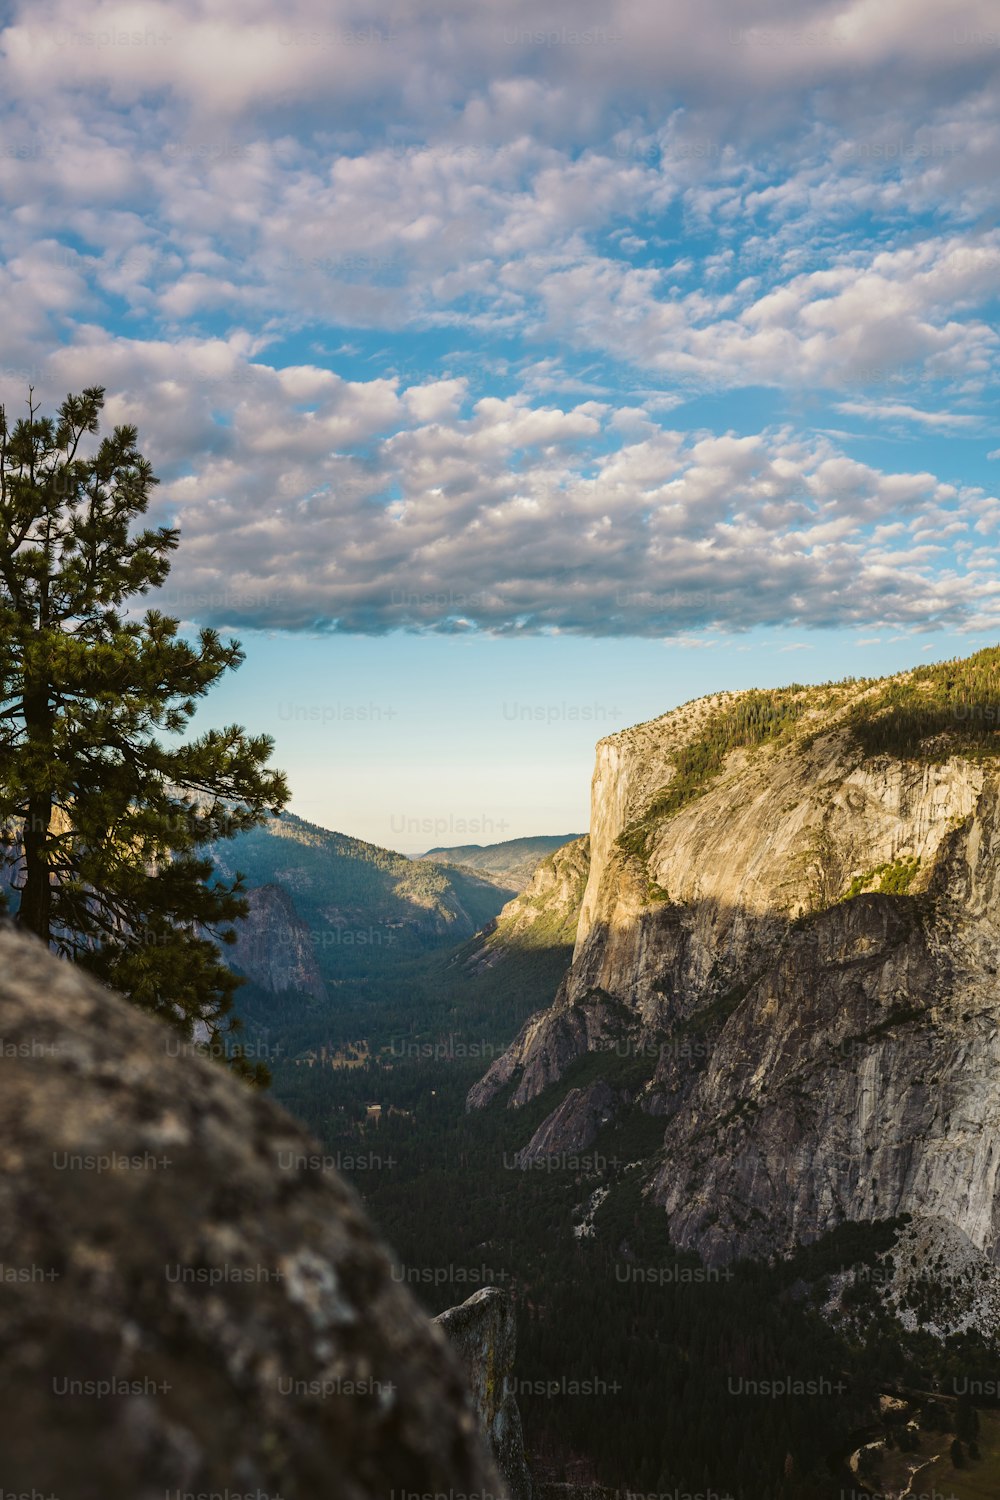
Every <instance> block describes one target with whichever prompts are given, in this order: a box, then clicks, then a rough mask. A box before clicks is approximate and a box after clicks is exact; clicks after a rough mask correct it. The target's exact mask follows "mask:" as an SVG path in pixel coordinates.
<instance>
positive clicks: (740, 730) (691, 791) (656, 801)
mask: <svg viewBox="0 0 1000 1500" xmlns="http://www.w3.org/2000/svg"><path fill="white" fill-rule="evenodd" d="M807 694H808V689H806V688H802V687H800V686H799V685H798V684H794V685H793V686H791V687H787V688H781V689H774V690H770V689H769V690H766V691H756V690H755V691H753V692H749V693H742V694H741V695H740V696H739V697H738V698H737V699H736V700H735V701H734V702H732V703H728V704H726V705H725V707H723V708H720V709H719V710H718V711H717V712H716V713H714V714H713V715H712V716H711V718H710V719H709V721H708V723H707V724H706V725H705V727H704V729H702V730H701V731H700V733H699V734H698V735H697V736H696V737H695V738H694V739H692V740H690V741H689V742H688V743H687V744H686V745H682V746H681V748H680V749H679V750H677V751H675V752H674V757H673V760H674V767H675V769H674V774H673V776H672V777H671V779H670V781H669V782H668V783H667V785H666V786H665V787H663V788H661V790H660V791H659V792H657V793H656V795H655V797H654V798H653V800H652V801H651V802H650V803H649V805H648V807H647V808H646V809H645V811H644V812H643V814H642V817H641V818H639V819H637V820H636V821H635V822H634V823H632V824H630V826H629V827H628V828H626V829H625V830H624V832H623V833H622V834H621V835H620V836H619V839H618V843H619V846H620V847H621V848H622V849H623V850H624V851H625V852H626V853H628V854H636V855H639V856H643V855H645V853H646V849H647V845H648V842H649V838H650V835H651V834H652V832H653V830H654V829H655V827H656V825H657V824H658V823H662V822H663V821H664V820H665V819H667V818H669V817H672V816H673V814H674V813H676V812H679V811H680V809H681V808H682V807H685V806H687V804H688V803H689V802H693V801H694V799H695V798H696V797H700V796H701V794H702V793H703V792H704V791H706V790H707V789H708V787H709V785H710V784H711V782H712V781H713V780H714V778H715V777H716V776H717V775H718V774H719V772H720V771H721V770H722V766H723V763H724V762H725V759H726V756H727V755H728V754H729V752H730V751H731V750H737V749H744V748H745V749H750V748H752V747H753V746H755V745H763V744H765V743H768V742H782V741H784V740H787V739H788V738H789V737H790V736H791V735H792V734H793V733H794V729H795V725H796V723H797V721H798V719H799V717H800V716H801V714H802V712H803V710H804V708H805V707H806V703H807ZM659 899H662V898H659Z"/></svg>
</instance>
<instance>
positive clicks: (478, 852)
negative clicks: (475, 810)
mask: <svg viewBox="0 0 1000 1500" xmlns="http://www.w3.org/2000/svg"><path fill="white" fill-rule="evenodd" d="M582 837H583V835H582V834H580V833H545V834H538V835H536V836H534V837H532V838H522V839H506V840H504V842H503V843H500V844H458V845H455V846H454V847H453V848H444V847H442V848H435V849H428V850H427V852H426V854H422V855H419V856H418V858H420V859H429V860H433V861H434V862H435V863H436V864H439V865H450V866H455V865H457V866H461V867H462V868H464V869H467V870H475V871H477V872H478V873H480V874H482V875H485V876H487V877H488V878H490V879H493V880H496V881H497V883H498V884H500V885H505V886H507V887H508V888H513V889H514V890H516V891H523V890H524V889H525V888H526V887H527V885H528V883H529V881H530V880H531V878H532V876H533V875H534V873H535V871H536V869H537V868H538V865H539V863H540V861H541V860H543V859H546V858H547V857H548V856H549V855H550V854H554V853H555V851H556V850H557V849H562V848H563V847H564V846H565V845H566V844H571V843H573V842H575V841H576V840H577V839H580V838H582Z"/></svg>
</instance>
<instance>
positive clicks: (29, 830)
mask: <svg viewBox="0 0 1000 1500" xmlns="http://www.w3.org/2000/svg"><path fill="white" fill-rule="evenodd" d="M24 723H25V728H26V729H27V731H28V744H29V746H31V748H32V750H34V751H35V754H36V755H37V758H38V760H39V761H40V762H41V763H42V764H43V765H45V764H47V763H48V760H49V754H50V746H51V739H52V713H51V709H50V707H49V695H48V689H47V688H43V689H42V690H41V691H37V690H36V691H34V692H32V693H30V694H28V693H26V694H25V698H24ZM39 752H40V753H39ZM51 821H52V788H51V786H46V787H42V788H34V789H33V790H32V792H31V795H30V797H29V799H28V810H27V814H26V817H25V820H24V868H25V874H24V885H23V887H22V888H21V904H20V906H19V907H18V912H17V925H18V926H19V927H23V928H25V930H26V931H28V932H33V933H35V935H36V936H37V937H40V938H41V940H42V942H43V943H48V941H49V939H50V937H51V935H52V884H51V876H50V871H49V824H50V823H51Z"/></svg>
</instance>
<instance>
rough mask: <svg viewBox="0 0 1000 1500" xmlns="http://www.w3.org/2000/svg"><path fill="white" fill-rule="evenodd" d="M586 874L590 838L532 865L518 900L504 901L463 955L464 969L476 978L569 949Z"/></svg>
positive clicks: (573, 941) (568, 846)
mask: <svg viewBox="0 0 1000 1500" xmlns="http://www.w3.org/2000/svg"><path fill="white" fill-rule="evenodd" d="M589 873H590V839H589V837H588V836H587V835H586V834H584V836H583V837H582V838H578V839H574V840H573V841H572V842H571V843H567V844H561V845H559V846H558V847H557V848H556V849H555V851H554V852H553V853H552V854H550V855H549V856H548V858H547V859H543V860H542V861H541V863H540V864H538V865H536V867H535V870H534V873H533V875H532V876H531V879H530V880H529V881H528V883H527V885H526V886H525V889H524V890H523V891H522V892H521V893H520V895H518V896H515V897H514V898H513V900H512V901H508V902H507V904H506V906H505V907H504V908H503V910H502V911H501V912H500V915H499V916H498V917H497V918H496V920H495V921H494V922H491V923H490V924H489V925H488V926H487V927H486V928H484V930H483V932H482V933H481V934H480V936H481V938H482V941H481V942H480V943H477V944H476V945H475V946H474V949H473V951H472V952H471V953H469V954H468V955H465V956H464V965H465V967H466V969H467V970H469V971H471V972H472V973H475V974H480V973H482V972H483V971H484V970H487V969H492V968H495V967H496V965H497V964H499V963H502V962H503V961H504V960H505V959H509V958H511V957H512V956H514V955H516V956H518V957H520V956H522V955H523V954H524V953H525V952H530V951H532V950H535V949H547V950H558V949H560V948H572V946H573V944H574V943H575V941H576V929H577V922H578V920H579V915H580V906H581V903H582V901H583V894H584V891H585V890H586V887H587V877H588V875H589Z"/></svg>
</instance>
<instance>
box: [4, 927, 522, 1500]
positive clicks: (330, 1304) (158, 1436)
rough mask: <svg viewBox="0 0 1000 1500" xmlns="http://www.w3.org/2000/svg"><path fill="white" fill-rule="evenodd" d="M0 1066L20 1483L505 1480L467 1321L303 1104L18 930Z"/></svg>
mask: <svg viewBox="0 0 1000 1500" xmlns="http://www.w3.org/2000/svg"><path fill="white" fill-rule="evenodd" d="M179 1053H180V1055H178V1054H179ZM0 1069H2V1088H0V1454H2V1463H0V1484H2V1488H3V1491H4V1492H5V1493H10V1492H15V1493H22V1492H25V1493H29V1494H31V1493H36V1494H40V1495H46V1496H56V1497H59V1500H165V1497H167V1496H173V1495H174V1494H175V1492H180V1493H181V1494H184V1493H188V1494H190V1493H198V1492H212V1491H214V1492H216V1493H219V1492H225V1491H227V1490H228V1492H229V1493H230V1495H231V1496H234V1495H236V1494H252V1495H254V1496H255V1497H256V1500H265V1497H273V1500H277V1497H278V1496H281V1497H283V1500H320V1497H330V1500H375V1497H376V1496H378V1497H386V1496H389V1495H391V1494H392V1492H393V1491H394V1490H395V1491H396V1492H397V1494H401V1493H402V1492H403V1491H406V1492H409V1493H413V1492H417V1493H428V1492H431V1493H436V1494H440V1493H446V1494H451V1495H458V1494H463V1495H476V1496H478V1497H481V1500H485V1497H487V1496H498V1497H499V1496H501V1495H502V1494H503V1489H502V1487H501V1483H500V1480H499V1478H498V1476H497V1473H496V1470H495V1468H494V1465H493V1463H492V1461H491V1458H490V1456H489V1453H488V1451H487V1448H486V1444H485V1442H484V1439H483V1436H482V1434H481V1431H480V1427H479V1423H478V1420H477V1414H476V1411H475V1408H474V1406H473V1404H472V1401H471V1398H470V1396H469V1394H468V1390H467V1386H466V1383H465V1380H464V1377H463V1374H462V1371H461V1368H460V1364H459V1361H458V1359H457V1358H456V1356H455V1355H454V1353H453V1352H452V1350H451V1349H450V1348H449V1346H448V1341H447V1339H446V1338H445V1337H444V1335H443V1334H442V1333H441V1332H440V1331H439V1330H437V1329H435V1328H434V1327H433V1326H432V1324H431V1323H430V1322H429V1320H428V1319H427V1318H426V1317H425V1316H424V1315H423V1314H422V1313H421V1312H420V1311H419V1309H418V1308H417V1306H416V1305H415V1303H414V1302H413V1300H412V1299H411V1297H410V1296H409V1294H408V1293H407V1291H406V1290H405V1289H404V1288H403V1287H402V1286H400V1285H399V1284H398V1283H396V1282H395V1281H394V1280H393V1277H392V1272H391V1266H390V1261H389V1258H388V1255H387V1254H386V1252H385V1250H384V1249H383V1247H382V1246H381V1245H380V1243H379V1242H378V1240H377V1238H376V1236H375V1234H374V1233H373V1231H372V1229H371V1227H370V1225H369V1224H368V1222H367V1220H366V1218H365V1215H364V1213H363V1211H362V1209H361V1206H360V1204H359V1201H358V1199H357V1198H356V1196H355V1195H354V1193H353V1192H352V1191H351V1190H350V1189H349V1188H348V1187H347V1186H345V1184H344V1183H343V1182H342V1181H341V1180H340V1179H339V1178H338V1177H337V1176H336V1175H335V1173H334V1172H333V1171H331V1170H328V1169H327V1163H324V1161H323V1159H322V1157H321V1155H320V1152H319V1148H318V1147H317V1146H316V1145H315V1144H314V1143H313V1142H312V1141H311V1140H310V1139H309V1137H308V1136H307V1135H305V1134H304V1133H303V1132H302V1131H301V1130H300V1129H299V1128H298V1127H297V1126H296V1125H295V1124H294V1123H293V1122H292V1121H291V1120H290V1119H289V1118H288V1116H286V1115H285V1114H284V1113H283V1112H282V1111H280V1110H279V1109H277V1108H276V1107H275V1106H273V1105H272V1104H271V1103H269V1102H268V1101H267V1100H266V1099H262V1098H260V1097H259V1096H255V1095H253V1094H251V1093H250V1092H249V1091H248V1090H247V1089H246V1088H245V1087H244V1086H242V1085H241V1084H239V1083H237V1082H235V1081H234V1080H233V1079H232V1078H231V1077H229V1076H227V1074H226V1073H225V1072H224V1071H223V1069H222V1068H221V1067H219V1066H217V1065H215V1064H214V1063H211V1062H209V1061H207V1060H205V1059H203V1058H200V1057H198V1056H196V1055H193V1054H192V1053H190V1052H188V1051H187V1050H186V1049H183V1050H182V1049H179V1048H178V1046H177V1041H176V1037H175V1035H174V1033H172V1032H171V1031H169V1030H168V1029H167V1028H166V1027H165V1026H164V1025H163V1024H161V1023H160V1022H158V1021H156V1020H153V1019H151V1018H148V1017H146V1016H143V1015H141V1014H139V1013H138V1012H137V1011H135V1010H134V1009H133V1008H132V1007H130V1006H129V1005H128V1004H127V1003H126V1002H125V1001H123V1000H122V999H121V998H120V997H118V996H116V995H114V994H112V993H110V992H108V991H106V990H103V989H101V988H99V987H97V986H96V985H94V984H93V983H91V982H89V981H88V980H87V979H86V978H85V977H84V976H83V975H81V974H80V973H79V972H78V971H76V970H74V969H73V968H72V967H71V966H70V965H68V964H65V963H60V962H58V961H56V960H55V959H52V958H50V957H49V955H48V954H47V953H46V952H45V951H44V950H43V949H42V948H41V947H39V946H38V945H36V944H35V943H34V942H33V941H32V940H30V939H26V938H22V937H19V936H17V935H15V934H14V933H13V932H12V931H10V930H3V931H0Z"/></svg>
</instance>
